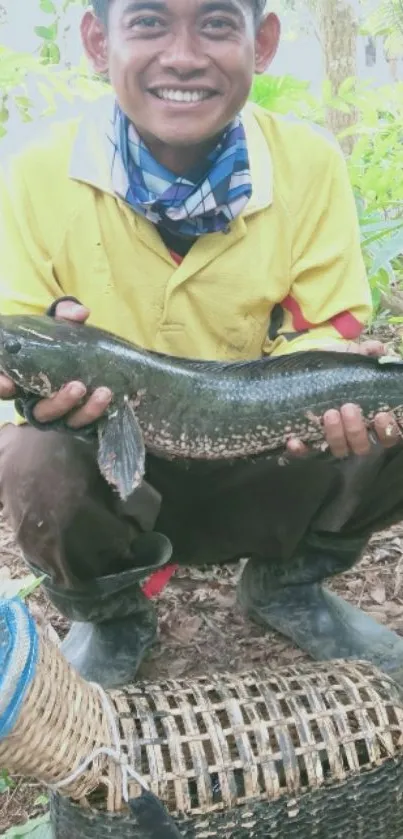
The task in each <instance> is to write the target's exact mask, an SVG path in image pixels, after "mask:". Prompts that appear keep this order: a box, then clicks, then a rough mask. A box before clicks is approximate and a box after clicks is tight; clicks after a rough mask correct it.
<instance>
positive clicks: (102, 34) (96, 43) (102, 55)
mask: <svg viewBox="0 0 403 839" xmlns="http://www.w3.org/2000/svg"><path fill="white" fill-rule="evenodd" d="M80 30H81V40H82V42H83V45H84V50H85V54H86V56H87V58H88V59H89V61H90V62H91V65H92V67H93V69H94V71H95V73H99V74H100V75H104V74H105V73H107V71H108V35H107V31H106V28H105V26H104V24H103V23H102V21H101V20H100V19H99V18H98V17H97V16H96V15H95V14H94V12H92V11H91V10H90V9H89V10H88V11H86V12H85V14H84V15H83V18H82V21H81V27H80Z"/></svg>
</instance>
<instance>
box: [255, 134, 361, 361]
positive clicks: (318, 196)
mask: <svg viewBox="0 0 403 839" xmlns="http://www.w3.org/2000/svg"><path fill="white" fill-rule="evenodd" d="M290 224H292V225H293V252H292V267H291V278H290V279H291V282H290V288H289V293H288V295H287V296H286V298H285V299H284V300H283V301H282V304H281V318H280V326H279V327H278V329H277V334H274V335H272V339H273V340H269V339H268V341H267V342H266V344H265V346H264V352H267V353H270V354H271V355H286V354H289V353H293V352H298V351H301V350H310V349H321V348H325V347H327V346H328V345H329V344H340V345H341V346H343V345H344V344H345V343H347V342H349V341H356V340H357V339H358V337H359V336H360V334H361V332H362V330H363V328H364V325H365V323H366V322H367V321H368V320H369V318H370V316H371V312H372V303H371V293H370V288H369V283H368V280H367V276H366V270H365V265H364V260H363V257H362V252H361V246H360V231H359V225H358V217H357V211H356V207H355V201H354V197H353V192H352V189H351V186H350V182H349V178H348V173H347V168H346V164H345V162H344V159H343V157H342V155H341V153H340V152H339V150H338V149H336V148H335V149H334V150H333V149H332V154H331V155H329V166H328V167H327V169H326V170H324V171H323V173H322V176H321V178H320V179H316V181H315V182H313V183H312V184H311V187H310V190H309V194H308V195H306V196H305V200H304V201H303V203H302V205H301V206H300V207H299V208H298V209H297V210H296V215H295V218H291V219H290ZM278 314H279V312H277V315H278Z"/></svg>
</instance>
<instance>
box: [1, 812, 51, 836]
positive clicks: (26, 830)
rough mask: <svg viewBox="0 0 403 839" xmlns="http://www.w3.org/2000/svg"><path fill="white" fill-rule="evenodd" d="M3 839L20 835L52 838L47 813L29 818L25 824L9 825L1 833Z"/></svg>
mask: <svg viewBox="0 0 403 839" xmlns="http://www.w3.org/2000/svg"><path fill="white" fill-rule="evenodd" d="M2 835H3V836H4V839H18V837H20V836H27V837H29V839H52V835H53V833H52V829H51V825H50V818H49V814H46V815H45V816H39V818H37V819H30V821H28V822H26V823H25V824H21V825H16V826H15V827H10V829H9V830H7V831H6V833H4V834H2Z"/></svg>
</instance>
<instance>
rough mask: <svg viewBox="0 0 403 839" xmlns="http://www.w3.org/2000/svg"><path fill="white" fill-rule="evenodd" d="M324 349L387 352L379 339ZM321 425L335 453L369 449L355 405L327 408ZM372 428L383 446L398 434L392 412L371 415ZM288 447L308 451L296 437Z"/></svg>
mask: <svg viewBox="0 0 403 839" xmlns="http://www.w3.org/2000/svg"><path fill="white" fill-rule="evenodd" d="M326 350H337V351H338V352H352V353H360V355H373V356H377V357H379V356H381V355H385V353H386V350H385V347H384V345H383V344H381V342H380V341H363V343H362V344H355V343H350V344H347V345H346V346H342V345H340V344H335V345H330V346H328V347H326ZM323 426H324V434H325V439H326V442H327V443H328V446H329V448H330V451H331V452H332V454H333V455H334V456H335V457H347V455H348V454H357V455H365V454H368V452H369V451H370V448H371V441H370V439H369V435H368V430H367V427H366V424H365V421H364V419H363V416H362V413H361V409H360V407H359V406H358V405H354V404H352V403H347V404H346V405H343V406H342V408H341V409H340V411H336V410H334V409H332V410H330V411H326V413H325V414H324V416H323ZM374 430H375V432H376V434H377V436H378V439H379V441H380V443H381V444H382V445H383V446H385V448H390V447H391V446H394V445H395V444H396V443H397V442H398V441H399V440H400V438H401V434H400V430H399V427H398V425H397V423H396V420H395V419H394V417H393V414H387V413H380V414H377V416H376V417H375V419H374ZM287 450H288V452H289V453H290V454H294V455H304V454H307V452H308V448H307V447H306V446H305V445H304V443H302V442H301V440H298V439H297V438H293V439H292V440H289V441H288V443H287Z"/></svg>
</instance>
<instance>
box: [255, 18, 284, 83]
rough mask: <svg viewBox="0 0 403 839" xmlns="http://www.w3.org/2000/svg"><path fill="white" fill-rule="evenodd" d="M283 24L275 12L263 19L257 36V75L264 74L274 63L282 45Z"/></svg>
mask: <svg viewBox="0 0 403 839" xmlns="http://www.w3.org/2000/svg"><path fill="white" fill-rule="evenodd" d="M280 36H281V24H280V20H279V18H278V17H277V15H275V14H274V13H273V12H272V13H270V14H269V15H267V16H266V17H265V18H263V20H262V22H261V24H260V26H259V29H258V31H257V34H256V58H255V73H264V72H265V70H267V68H268V67H270V64H271V63H272V61H273V58H274V56H275V55H276V52H277V49H278V45H279V43H280Z"/></svg>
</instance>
